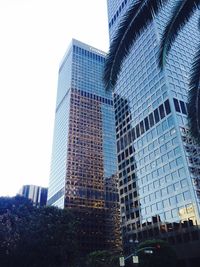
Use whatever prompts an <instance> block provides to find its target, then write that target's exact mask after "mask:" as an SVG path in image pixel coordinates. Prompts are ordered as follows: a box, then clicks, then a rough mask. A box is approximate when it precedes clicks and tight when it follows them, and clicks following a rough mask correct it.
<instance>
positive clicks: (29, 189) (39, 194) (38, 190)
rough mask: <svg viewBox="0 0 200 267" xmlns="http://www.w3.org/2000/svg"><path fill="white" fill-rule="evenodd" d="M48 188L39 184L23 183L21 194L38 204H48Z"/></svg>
mask: <svg viewBox="0 0 200 267" xmlns="http://www.w3.org/2000/svg"><path fill="white" fill-rule="evenodd" d="M47 192H48V189H47V188H45V187H41V186H37V185H23V187H22V188H21V189H20V190H19V195H21V196H23V197H26V198H29V199H30V200H32V201H33V204H34V205H36V206H40V207H41V206H46V204H47Z"/></svg>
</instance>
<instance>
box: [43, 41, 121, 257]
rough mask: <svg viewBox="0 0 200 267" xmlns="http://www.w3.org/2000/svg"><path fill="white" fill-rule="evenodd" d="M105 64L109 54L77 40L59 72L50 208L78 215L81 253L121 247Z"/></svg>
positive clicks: (114, 143) (111, 117)
mask: <svg viewBox="0 0 200 267" xmlns="http://www.w3.org/2000/svg"><path fill="white" fill-rule="evenodd" d="M104 63H105V53H104V52H102V51H100V50H98V49H96V48H93V47H91V46H89V45H86V44H84V43H81V42H79V41H77V40H74V39H73V40H72V43H71V45H70V46H69V49H68V51H67V52H66V54H65V56H64V59H63V60H62V63H61V65H60V69H59V79H58V91H57V103H56V114H55V128H54V138H53V149H52V164H51V173H50V181H49V190H48V205H55V206H58V207H60V208H68V209H72V210H73V211H74V212H75V214H76V219H77V220H78V221H79V223H80V231H79V233H78V236H79V238H80V250H81V252H82V253H87V252H90V251H94V250H100V249H105V248H118V246H119V244H120V240H119V227H118V226H119V223H118V222H119V214H118V211H119V207H118V192H117V187H116V179H117V156H116V138H115V135H114V134H113V133H114V132H115V119H114V108H113V97H112V93H111V92H106V91H105V89H104V85H103V82H102V73H103V67H104Z"/></svg>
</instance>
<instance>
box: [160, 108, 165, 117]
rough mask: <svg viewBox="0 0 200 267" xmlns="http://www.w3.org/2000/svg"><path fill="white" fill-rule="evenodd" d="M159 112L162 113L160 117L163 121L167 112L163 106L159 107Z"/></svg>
mask: <svg viewBox="0 0 200 267" xmlns="http://www.w3.org/2000/svg"><path fill="white" fill-rule="evenodd" d="M159 112H160V117H161V119H163V118H164V117H165V111H164V107H163V105H160V106H159Z"/></svg>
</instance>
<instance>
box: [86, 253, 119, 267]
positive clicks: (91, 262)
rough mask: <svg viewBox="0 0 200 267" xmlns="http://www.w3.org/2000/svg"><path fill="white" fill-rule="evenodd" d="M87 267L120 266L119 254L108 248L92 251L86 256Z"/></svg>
mask: <svg viewBox="0 0 200 267" xmlns="http://www.w3.org/2000/svg"><path fill="white" fill-rule="evenodd" d="M86 266H87V267H114V266H115V267H118V266H119V256H118V254H117V253H115V252H112V251H107V250H99V251H94V252H91V253H89V254H88V255H87V257H86Z"/></svg>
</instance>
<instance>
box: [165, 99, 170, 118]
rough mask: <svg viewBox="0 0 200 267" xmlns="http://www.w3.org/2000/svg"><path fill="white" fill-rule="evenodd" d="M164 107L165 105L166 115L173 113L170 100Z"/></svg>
mask: <svg viewBox="0 0 200 267" xmlns="http://www.w3.org/2000/svg"><path fill="white" fill-rule="evenodd" d="M164 105H165V111H166V114H167V115H168V114H169V113H170V112H171V108H170V105H169V100H166V101H165V103H164Z"/></svg>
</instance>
